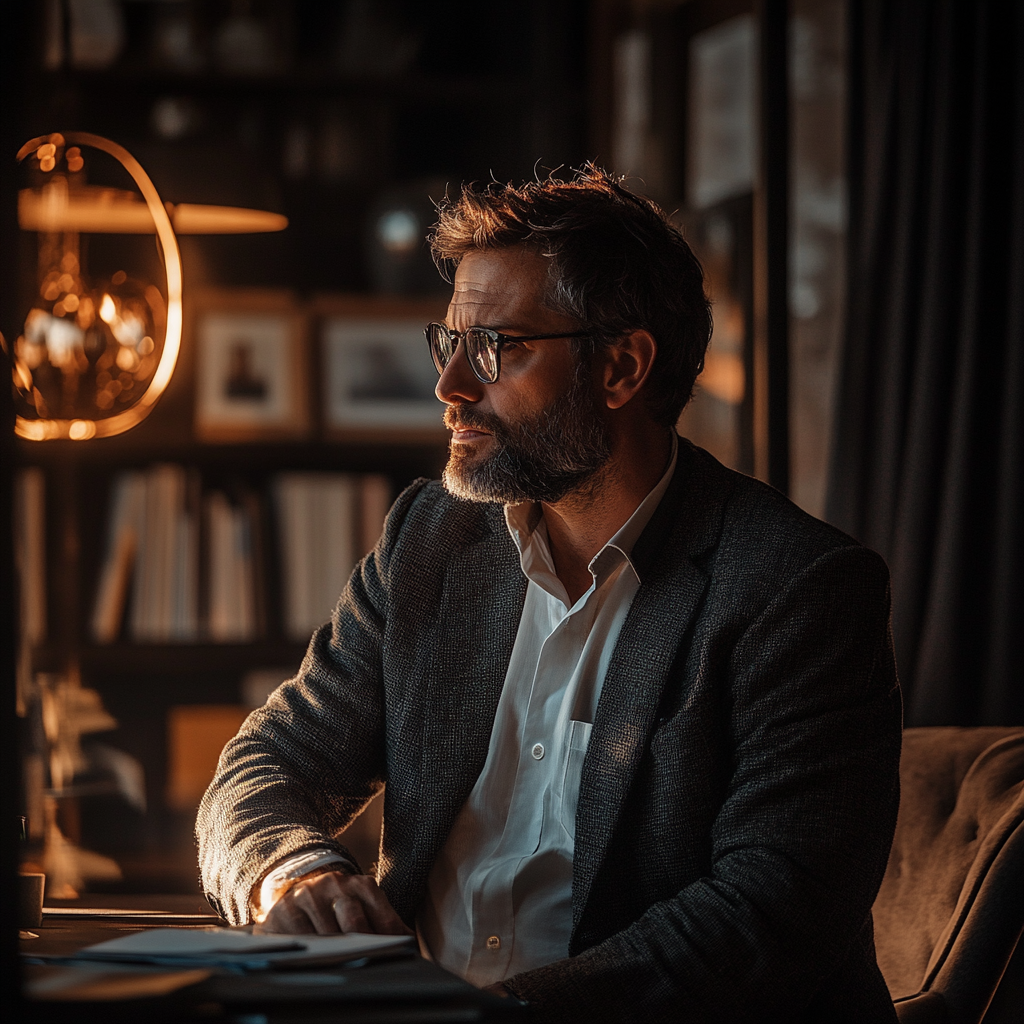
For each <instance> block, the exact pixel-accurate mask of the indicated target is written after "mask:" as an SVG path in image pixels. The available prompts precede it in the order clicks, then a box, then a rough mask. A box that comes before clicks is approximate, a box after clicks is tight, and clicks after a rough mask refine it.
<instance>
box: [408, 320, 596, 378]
mask: <svg viewBox="0 0 1024 1024" xmlns="http://www.w3.org/2000/svg"><path fill="white" fill-rule="evenodd" d="M423 333H424V335H425V336H426V339H427V345H429V346H430V356H431V358H432V359H433V360H434V366H435V367H436V368H437V372H438V375H440V374H442V373H444V368H445V367H446V366H447V365H448V364H449V363H450V362H451V361H452V358H453V357H454V355H455V350H456V349H457V348H458V346H459V339H460V338H461V339H462V342H463V344H464V346H465V349H466V359H467V360H468V361H469V365H470V366H471V367H472V369H473V373H475V374H476V378H477V380H479V381H480V383H481V384H493V383H494V382H495V381H496V380H497V379H498V375H499V374H500V373H501V350H502V349H503V348H504V347H505V346H506V345H514V344H515V343H516V342H519V341H546V340H547V339H548V338H586V337H588V335H589V334H590V333H591V332H590V331H572V332H570V333H568V334H528V335H525V336H521V337H512V335H509V334H499V333H498V332H497V331H492V330H490V329H489V328H487V327H467V328H466V330H464V331H453V330H452V329H451V328H450V327H448V326H447V325H446V324H436V323H435V324H427V326H426V328H425V329H424V331H423Z"/></svg>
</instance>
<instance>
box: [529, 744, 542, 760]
mask: <svg viewBox="0 0 1024 1024" xmlns="http://www.w3.org/2000/svg"><path fill="white" fill-rule="evenodd" d="M530 753H531V754H533V756H534V757H535V758H536V759H537V760H538V761H539V760H540V759H541V758H542V757H543V756H544V744H543V743H534V745H533V750H531V751H530Z"/></svg>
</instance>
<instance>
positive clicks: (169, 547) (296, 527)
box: [92, 464, 391, 643]
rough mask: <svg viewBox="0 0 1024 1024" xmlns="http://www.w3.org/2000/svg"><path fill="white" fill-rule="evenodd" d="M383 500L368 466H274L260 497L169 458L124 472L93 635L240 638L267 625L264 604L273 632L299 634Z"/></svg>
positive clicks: (310, 625)
mask: <svg viewBox="0 0 1024 1024" xmlns="http://www.w3.org/2000/svg"><path fill="white" fill-rule="evenodd" d="M390 500H391V485H390V482H389V481H388V480H387V478H386V477H383V476H380V475H377V474H365V475H353V474H347V473H324V472H318V473H282V474H280V475H278V476H276V477H274V478H272V480H271V481H270V486H269V487H268V489H267V493H265V494H260V493H258V492H256V491H255V490H252V489H249V488H235V489H234V490H233V491H232V492H231V493H228V492H227V491H223V490H211V491H205V492H204V490H203V488H202V485H201V482H200V479H199V476H198V474H197V473H196V472H195V471H194V470H188V469H186V468H185V467H183V466H178V465H170V464H162V465H156V466H153V467H151V468H150V469H148V470H145V471H131V472H125V473H122V474H120V475H119V476H118V477H116V478H115V480H114V483H113V490H112V494H111V501H110V515H109V519H108V524H107V541H106V552H105V556H104V560H103V565H102V568H101V571H100V574H99V579H98V584H97V590H96V600H95V604H94V606H93V615H92V634H93V637H94V639H95V640H96V641H97V642H99V643H111V642H113V641H114V640H117V639H118V638H119V637H120V636H121V634H122V632H126V633H127V634H128V635H129V636H130V637H131V638H132V639H134V640H139V641H149V642H167V641H181V642H195V641H201V640H202V641H215V642H234V643H242V642H246V641H251V640H255V639H257V638H261V637H265V636H267V635H269V634H270V633H271V632H276V629H275V628H274V627H275V626H276V624H271V623H270V621H269V620H270V617H271V616H270V611H269V608H270V606H273V607H274V608H277V607H278V606H279V608H280V619H281V622H280V628H281V631H282V632H283V633H284V634H285V635H286V636H287V637H288V638H290V639H295V640H303V639H306V638H308V637H309V635H310V633H311V632H312V630H314V629H315V628H316V627H317V626H319V625H320V624H321V623H323V622H325V621H326V620H327V619H328V618H329V617H330V614H331V611H332V610H333V608H334V605H335V603H336V602H337V600H338V596H339V594H340V593H341V591H342V589H343V587H344V585H345V582H346V580H347V579H348V577H349V574H350V573H351V571H352V568H353V566H354V565H355V563H356V561H357V560H358V559H359V558H360V557H362V555H363V554H365V553H366V552H367V551H369V550H370V549H371V548H372V547H373V545H374V544H375V543H376V541H377V538H378V537H379V535H380V531H381V526H382V524H383V522H384V517H385V515H386V514H387V510H388V506H389V504H390ZM272 560H273V564H272ZM271 588H273V589H274V590H275V594H274V595H271V592H270V591H271ZM272 596H273V598H274V599H273V600H271V597H272Z"/></svg>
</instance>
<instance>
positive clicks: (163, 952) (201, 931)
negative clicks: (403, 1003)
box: [74, 927, 415, 971]
mask: <svg viewBox="0 0 1024 1024" xmlns="http://www.w3.org/2000/svg"><path fill="white" fill-rule="evenodd" d="M414 948H415V946H414V939H413V937H412V936H410V935H366V934H363V933H360V932H350V933H348V934H347V935H254V934H253V933H252V932H251V931H249V930H248V929H247V928H214V927H210V928H153V929H150V930H148V931H141V932H134V933H132V934H130V935H122V936H120V937H119V938H116V939H110V940H109V941H108V942H100V943H97V944H96V945H95V946H87V947H86V948H85V949H82V950H79V951H78V952H77V953H75V954H74V959H76V960H92V961H104V962H113V963H132V964H159V965H161V966H166V967H228V968H232V967H233V968H236V969H241V970H247V971H261V970H267V969H269V968H277V969H281V968H299V967H320V966H326V965H329V964H340V963H347V962H349V961H352V960H359V959H362V958H364V957H368V956H381V955H385V954H391V955H393V954H395V953H399V952H404V951H406V950H408V951H409V953H412V952H413V950H414Z"/></svg>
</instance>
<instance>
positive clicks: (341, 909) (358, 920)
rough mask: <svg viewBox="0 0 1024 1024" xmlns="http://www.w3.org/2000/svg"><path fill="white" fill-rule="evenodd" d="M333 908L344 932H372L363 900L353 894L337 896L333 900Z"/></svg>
mask: <svg viewBox="0 0 1024 1024" xmlns="http://www.w3.org/2000/svg"><path fill="white" fill-rule="evenodd" d="M331 910H332V912H333V913H334V919H335V921H337V923H338V928H340V929H341V931H343V932H372V931H373V930H374V929H373V928H371V927H370V922H369V921H368V920H367V918H366V912H365V910H364V908H363V904H362V902H361V901H360V900H359V899H358V898H357V897H355V896H353V895H348V894H345V895H342V896H336V897H335V898H334V899H333V900H332V901H331Z"/></svg>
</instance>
